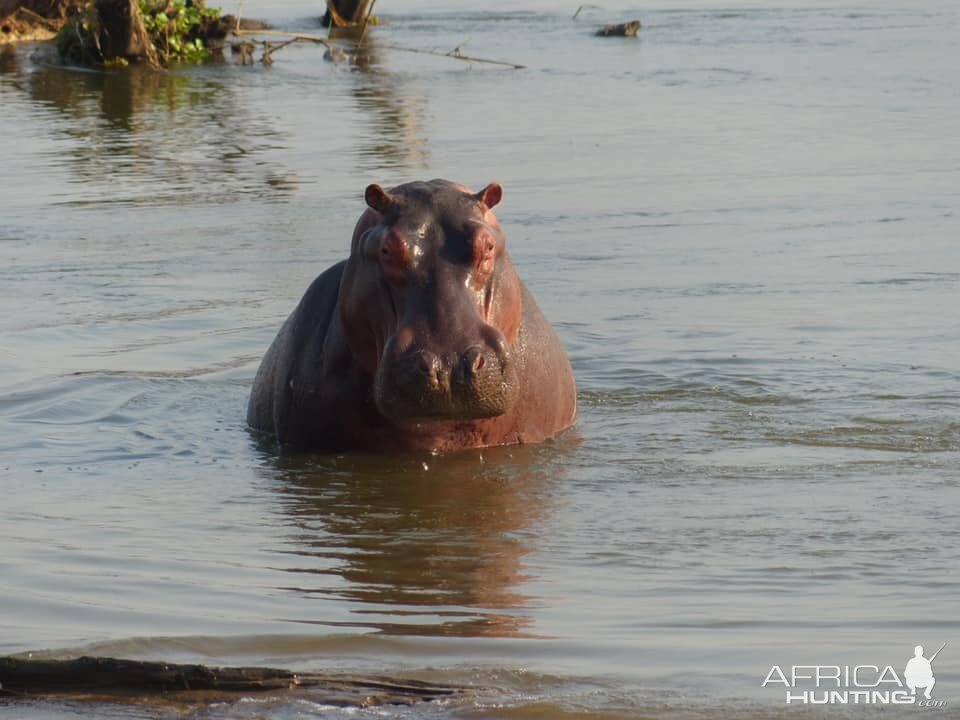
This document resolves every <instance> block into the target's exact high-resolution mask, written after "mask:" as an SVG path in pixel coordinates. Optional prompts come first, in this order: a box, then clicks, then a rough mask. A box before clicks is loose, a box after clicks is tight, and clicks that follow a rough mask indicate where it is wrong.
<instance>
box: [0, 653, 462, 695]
mask: <svg viewBox="0 0 960 720" xmlns="http://www.w3.org/2000/svg"><path fill="white" fill-rule="evenodd" d="M466 690H467V689H466V688H462V687H460V688H458V687H452V686H440V685H433V684H430V683H424V682H420V681H417V680H405V679H397V678H389V677H376V676H354V675H338V674H333V673H298V672H293V671H292V670H280V669H276V668H264V667H210V666H207V665H181V664H175V663H165V662H145V661H141V660H121V659H118V658H108V657H81V658H77V659H75V660H34V659H28V658H23V657H2V658H0V697H4V698H17V697H20V698H32V699H34V698H37V697H85V698H104V699H131V698H145V697H155V696H161V697H162V698H163V699H165V700H172V701H176V702H201V703H205V702H220V701H223V700H225V699H229V698H231V697H240V696H242V695H246V694H250V693H301V694H305V695H308V696H309V697H310V699H311V700H314V701H316V702H321V703H323V704H329V705H336V706H341V707H350V706H356V707H371V706H376V705H412V704H414V703H418V702H427V701H431V700H439V699H443V698H450V697H453V696H456V695H461V694H463V693H464V692H466Z"/></svg>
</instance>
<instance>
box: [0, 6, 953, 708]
mask: <svg viewBox="0 0 960 720" xmlns="http://www.w3.org/2000/svg"><path fill="white" fill-rule="evenodd" d="M317 5H318V3H306V2H296V1H294V0H287V1H286V2H282V3H268V2H265V1H263V0H261V1H260V2H248V3H245V5H244V8H243V12H244V14H245V15H248V16H254V17H264V18H266V19H269V20H271V21H273V22H275V23H277V24H278V25H279V26H280V27H282V28H285V29H295V30H299V31H306V32H321V30H320V29H319V28H318V26H317V22H316V19H315V18H314V17H311V15H312V14H315V13H316V11H317V9H316V6H317ZM509 8H510V9H509V11H506V10H500V9H493V10H489V11H487V10H484V11H482V12H481V11H478V10H475V9H474V8H473V6H472V5H469V4H467V3H460V4H457V3H455V2H452V1H451V2H447V3H445V4H442V3H429V4H428V3H425V2H410V1H409V0H394V1H392V2H383V3H382V8H380V10H381V12H382V18H383V19H384V20H385V21H386V22H385V23H384V24H382V25H380V26H378V27H376V28H374V29H373V30H372V31H371V32H370V36H369V45H370V49H369V52H368V55H367V57H366V58H365V60H364V62H363V63H362V64H361V65H360V66H357V67H351V66H349V65H347V64H339V65H334V64H332V63H328V62H325V61H323V59H322V52H321V50H322V49H318V48H317V47H315V46H311V45H295V46H291V47H288V48H285V49H283V50H281V51H278V53H277V54H276V62H275V64H274V65H273V67H271V68H264V67H263V66H261V65H259V64H257V65H254V66H252V67H242V66H239V65H235V64H232V63H228V64H214V65H208V66H205V67H188V68H182V69H178V70H175V71H173V72H170V73H165V74H158V73H149V72H138V71H136V70H126V71H115V72H110V73H99V72H77V71H67V70H64V69H62V68H58V67H53V66H50V65H49V64H48V63H47V62H46V61H45V60H44V58H45V55H44V53H43V52H42V51H41V52H38V51H36V49H35V48H33V47H21V48H18V49H16V50H15V51H8V50H3V51H0V52H2V54H0V127H2V128H3V137H4V140H5V142H4V143H3V146H2V147H3V150H2V162H3V174H2V176H0V307H2V308H3V312H2V313H0V337H2V342H0V578H2V582H0V654H8V653H20V652H26V651H41V650H43V651H47V652H48V653H49V654H50V655H52V656H71V655H76V654H79V653H86V654H102V655H112V656H120V657H131V658H145V659H163V660H172V661H189V662H203V663H210V664H268V665H277V666H284V667H293V668H297V669H302V670H343V671H351V672H353V671H356V672H372V673H376V674H383V673H388V674H397V675H402V676H404V677H415V678H421V679H428V680H431V681H436V682H449V683H453V684H466V685H471V686H475V687H477V688H478V691H477V693H476V694H475V695H471V696H470V697H468V698H467V699H464V700H458V701H455V702H448V703H443V704H437V705H432V706H429V707H426V708H419V709H417V710H415V711H414V710H409V709H406V710H404V709H386V710H377V711H360V712H358V711H349V712H348V711H340V710H335V709H332V708H327V707H324V706H322V705H321V704H319V703H313V702H311V701H309V700H304V699H298V700H296V701H292V700H285V699H283V698H266V699H264V698H260V699H256V700H254V699H248V700H244V701H241V702H239V703H237V704H232V705H226V706H220V705H218V706H214V707H210V708H206V709H200V710H196V711H192V714H193V715H195V716H196V717H204V718H227V717H242V718H247V717H250V718H253V717H256V718H260V717H269V718H280V719H286V718H299V717H331V718H339V717H345V716H349V717H368V716H374V715H375V716H376V717H387V718H406V717H434V718H633V717H645V718H661V717H669V718H677V717H680V718H683V717H711V718H714V717H757V718H760V717H764V718H765V717H780V716H781V715H783V714H786V715H787V716H788V717H795V716H804V717H805V716H807V715H811V716H816V717H821V716H822V717H838V716H840V715H843V714H856V713H855V709H851V708H849V707H847V708H844V707H841V706H832V707H819V708H815V709H813V710H810V709H809V708H804V707H799V708H798V707H797V706H796V704H795V703H794V704H791V706H790V707H787V705H786V703H785V693H784V687H783V686H782V685H776V684H774V685H773V686H770V685H768V686H767V687H761V684H762V683H763V681H764V679H765V677H766V676H767V674H768V672H769V671H770V669H771V667H772V666H773V665H779V666H783V667H784V668H787V670H789V666H792V665H804V664H819V665H831V666H832V665H840V666H843V665H858V664H868V665H876V666H878V667H883V666H885V665H892V666H893V667H894V668H895V669H896V671H897V672H900V673H901V674H902V670H903V668H904V665H905V663H906V661H907V660H908V659H909V658H910V657H911V656H912V655H913V648H914V646H915V645H917V644H922V645H924V647H925V648H928V650H927V656H928V657H929V655H930V654H931V652H932V650H933V649H934V648H936V647H939V646H940V645H941V643H943V642H947V643H948V644H947V646H946V648H945V649H944V650H943V651H942V652H941V654H940V656H939V657H938V658H937V659H936V662H935V663H934V665H933V668H934V670H935V672H936V677H937V686H936V690H935V691H934V697H935V698H937V699H939V700H943V701H945V702H946V703H947V705H946V707H942V708H939V709H929V708H928V709H926V710H921V709H919V708H909V709H908V710H907V711H908V712H911V713H922V712H928V713H930V714H931V715H932V716H938V717H948V716H952V717H957V715H953V714H952V713H954V712H956V707H957V706H960V634H958V629H960V614H958V609H960V604H958V600H957V598H958V596H960V486H958V476H960V352H958V333H960V313H958V305H960V303H958V301H960V292H958V290H960V250H958V247H957V238H958V237H960V215H958V208H960V132H958V127H960V125H958V120H960V90H958V85H957V74H956V69H957V67H958V63H960V40H958V38H960V17H958V10H957V6H956V4H955V3H954V2H953V1H952V0H929V1H925V2H905V1H904V0H898V1H896V2H891V1H889V0H878V1H877V2H858V1H857V0H850V1H849V2H843V3H840V4H837V3H832V2H819V1H817V0H797V1H796V2H790V3H749V2H744V3H737V4H736V5H735V6H733V4H730V3H714V2H707V1H706V0H703V1H700V2H681V1H679V0H678V1H676V2H672V3H661V2H657V3H654V4H652V5H645V6H643V7H642V8H641V7H640V6H633V7H626V6H624V7H618V6H615V5H607V6H605V9H603V10H599V9H595V8H587V9H585V10H584V11H583V12H582V13H581V15H580V17H579V18H577V19H576V20H573V19H571V16H572V14H573V11H574V10H575V9H576V5H575V4H573V5H571V6H565V5H561V4H559V3H545V2H536V1H530V0H523V1H522V2H521V3H517V4H512V5H510V6H509ZM225 10H228V11H229V10H235V8H232V7H226V8H225ZM635 17H639V18H640V19H642V21H643V22H644V29H643V30H642V31H641V34H640V35H641V36H640V37H639V38H637V39H634V40H625V39H600V38H595V37H593V35H592V32H593V31H594V30H595V29H596V28H597V27H598V26H600V25H602V24H604V23H606V22H611V21H623V20H629V19H633V18H635ZM389 45H404V46H408V47H414V48H421V49H435V50H441V51H448V50H452V49H453V48H455V47H459V48H460V51H461V52H462V53H463V54H467V55H477V56H482V57H488V58H494V59H502V60H507V61H511V62H515V63H520V64H523V65H526V68H525V69H522V70H512V69H509V68H504V67H500V66H496V65H482V64H471V63H466V62H460V61H458V60H455V59H450V58H442V57H440V58H438V57H431V56H426V55H417V54H413V53H406V52H402V51H399V50H394V49H390V48H388V47H387V46H389ZM431 177H446V178H449V179H453V180H457V181H460V182H464V183H467V184H469V185H471V186H472V187H474V188H479V187H482V186H483V185H484V184H486V183H487V182H489V181H490V180H494V179H496V180H499V181H500V182H501V183H502V184H503V186H504V189H505V194H504V201H503V203H502V205H501V206H500V207H499V208H498V211H497V212H498V215H499V217H500V220H501V223H502V225H503V226H504V229H505V233H506V235H507V242H508V246H509V247H510V248H511V253H512V255H513V258H514V260H515V262H516V264H517V266H518V269H519V272H520V274H521V276H522V277H523V278H524V280H525V281H526V283H527V285H528V286H529V287H530V288H531V290H532V292H533V293H534V295H535V296H536V297H537V299H538V301H539V304H540V306H541V308H542V309H543V310H544V312H545V314H546V315H547V317H548V318H550V319H551V320H552V322H553V323H554V326H555V328H556V329H557V332H558V333H559V335H560V337H561V339H562V340H563V342H564V344H565V346H566V348H567V350H568V352H569V355H570V358H571V361H572V364H573V368H574V371H575V374H576V377H577V381H578V386H579V402H580V408H581V414H580V418H579V421H578V423H577V425H576V427H575V428H574V429H573V430H572V431H570V432H568V433H566V434H565V435H563V436H561V437H560V438H557V439H555V440H554V441H551V442H548V443H545V444H543V445H541V446H537V447H515V448H501V449H491V450H485V451H482V452H480V451H471V452H463V453H456V454H452V455H448V456H437V457H432V456H419V455H417V456H402V457H363V456H351V455H347V456H335V457H323V456H315V455H306V456H304V455H289V454H277V453H276V452H274V451H273V450H272V449H271V448H266V447H262V446H260V445H258V444H257V442H256V441H255V439H254V438H252V437H251V435H250V434H249V433H248V431H247V429H246V428H245V425H244V412H245V405H246V399H247V395H248V392H249V389H250V385H251V382H252V378H253V375H254V373H255V371H256V367H257V363H258V360H259V357H260V356H261V355H262V353H263V352H264V350H265V349H266V347H267V346H268V344H269V343H270V341H271V339H272V338H273V336H274V334H275V332H276V330H277V329H278V327H279V325H280V324H281V322H282V321H283V319H284V317H285V316H286V314H287V313H288V312H289V311H290V310H291V309H292V308H293V306H294V305H295V303H296V302H297V301H298V299H299V297H300V296H301V294H302V293H303V291H304V289H305V288H306V286H307V285H308V284H309V282H310V280H311V279H312V278H313V277H314V276H315V275H316V274H318V273H319V272H320V271H322V270H323V269H324V268H325V267H327V266H328V265H330V264H331V263H333V262H334V261H336V260H338V259H340V258H342V257H343V256H344V254H345V252H346V250H347V248H348V244H349V238H350V232H351V229H352V225H353V223H354V222H355V220H356V218H357V217H358V215H359V213H360V212H361V210H362V209H363V202H362V193H363V189H364V187H365V186H366V185H367V184H368V183H370V182H379V183H382V184H384V185H389V184H394V183H399V182H404V181H407V180H411V179H426V178H431ZM867 709H868V710H869V711H871V712H876V711H877V708H876V707H871V708H867ZM172 712H174V711H173V710H171V709H169V708H164V707H149V706H146V707H145V706H136V707H126V706H109V707H106V706H104V707H100V706H91V705H86V704H82V703H81V704H75V703H56V702H38V703H34V704H23V703H17V704H7V705H3V704H0V716H2V717H11V718H13V717H17V718H20V717H24V718H32V719H36V718H58V719H59V718H66V717H77V716H83V717H101V716H105V715H109V716H110V717H128V716H135V717H149V718H153V717H167V716H168V715H169V714H170V713H172ZM895 712H896V711H895ZM818 713H819V714H818ZM188 714H191V713H188ZM867 714H869V713H867Z"/></svg>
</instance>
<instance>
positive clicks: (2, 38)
mask: <svg viewBox="0 0 960 720" xmlns="http://www.w3.org/2000/svg"><path fill="white" fill-rule="evenodd" d="M85 4H86V0H0V43H8V42H26V41H32V40H52V39H53V38H54V37H56V35H57V33H58V32H59V31H60V28H61V27H63V24H64V23H65V22H66V20H67V17H69V16H70V15H71V14H73V13H76V12H79V10H80V8H82V7H83V6H84V5H85Z"/></svg>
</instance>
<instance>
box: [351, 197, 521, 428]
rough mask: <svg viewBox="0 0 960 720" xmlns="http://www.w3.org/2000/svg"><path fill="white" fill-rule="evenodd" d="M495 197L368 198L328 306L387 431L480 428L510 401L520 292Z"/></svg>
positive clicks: (513, 393) (513, 395)
mask: <svg viewBox="0 0 960 720" xmlns="http://www.w3.org/2000/svg"><path fill="white" fill-rule="evenodd" d="M502 192H503V191H502V188H501V187H500V185H498V184H497V183H491V184H490V185H487V186H486V187H485V188H484V189H483V190H481V191H480V192H478V193H472V192H470V191H469V190H468V189H467V188H465V187H463V186H462V185H458V184H456V183H451V182H448V181H446V180H432V181H430V182H413V183H407V184H404V185H400V186H398V187H395V188H393V189H391V190H390V191H386V190H384V189H383V188H382V187H380V186H379V185H370V186H369V187H368V188H367V189H366V193H365V199H366V202H367V205H368V206H369V209H368V210H366V211H365V212H364V214H363V216H362V217H361V218H360V220H359V222H358V223H357V226H356V229H355V230H354V234H353V241H352V244H351V250H350V259H349V261H348V262H347V265H346V267H345V269H344V273H343V278H342V280H341V285H340V294H339V300H338V304H339V308H340V320H341V323H342V326H343V329H344V336H345V339H346V342H347V344H348V346H349V348H350V351H351V355H352V356H353V358H354V360H355V362H356V363H357V365H358V366H359V369H360V370H361V371H364V372H366V373H369V374H370V375H371V376H372V377H373V388H374V397H373V399H374V402H375V403H376V406H377V409H378V410H379V411H380V413H381V414H382V415H383V416H384V417H386V418H387V419H389V420H391V421H393V422H398V423H407V422H419V421H423V420H469V419H479V418H490V417H495V416H497V415H502V414H503V413H505V412H507V411H508V410H509V409H510V408H511V406H512V405H513V403H514V402H515V400H516V396H517V385H518V383H517V371H516V368H515V367H514V364H515V363H514V360H513V358H512V356H511V348H512V347H513V344H514V341H515V340H516V337H517V332H518V329H519V327H520V312H521V307H520V303H521V286H520V280H519V278H518V277H517V274H516V271H515V270H514V268H513V264H512V263H511V262H510V258H509V256H508V255H507V252H506V249H505V247H504V237H503V233H502V232H501V230H500V225H499V224H498V223H497V219H496V217H494V215H493V212H492V211H491V209H492V208H493V207H494V206H495V205H496V204H497V203H498V202H500V197H501V194H502Z"/></svg>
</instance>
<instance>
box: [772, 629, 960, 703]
mask: <svg viewBox="0 0 960 720" xmlns="http://www.w3.org/2000/svg"><path fill="white" fill-rule="evenodd" d="M946 646H947V644H946V643H943V645H941V646H940V647H939V648H938V649H937V651H936V652H935V653H934V654H933V655H931V656H930V658H929V659H927V658H926V657H924V655H923V646H922V645H917V646H916V647H915V648H914V649H913V657H912V658H910V660H909V661H908V662H907V666H906V667H905V668H904V670H903V675H902V676H901V675H900V674H899V673H898V672H897V671H896V670H894V668H893V666H892V665H883V666H881V665H788V666H784V667H781V666H779V665H774V666H773V667H772V668H770V672H769V673H767V677H766V678H765V679H764V681H763V683H762V684H761V687H768V686H770V685H773V686H777V685H781V686H782V687H783V690H784V691H785V693H786V701H787V704H788V705H789V704H793V703H798V704H802V705H808V704H809V705H913V706H915V707H922V708H942V707H945V706H946V704H947V703H946V701H944V700H934V699H932V698H931V697H930V693H931V691H932V690H933V686H934V685H936V682H937V681H936V678H934V676H933V661H934V660H935V659H936V657H937V655H939V654H940V651H941V650H943V649H944V648H945V647H946ZM918 689H919V690H922V691H923V695H918V694H917V690H918Z"/></svg>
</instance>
